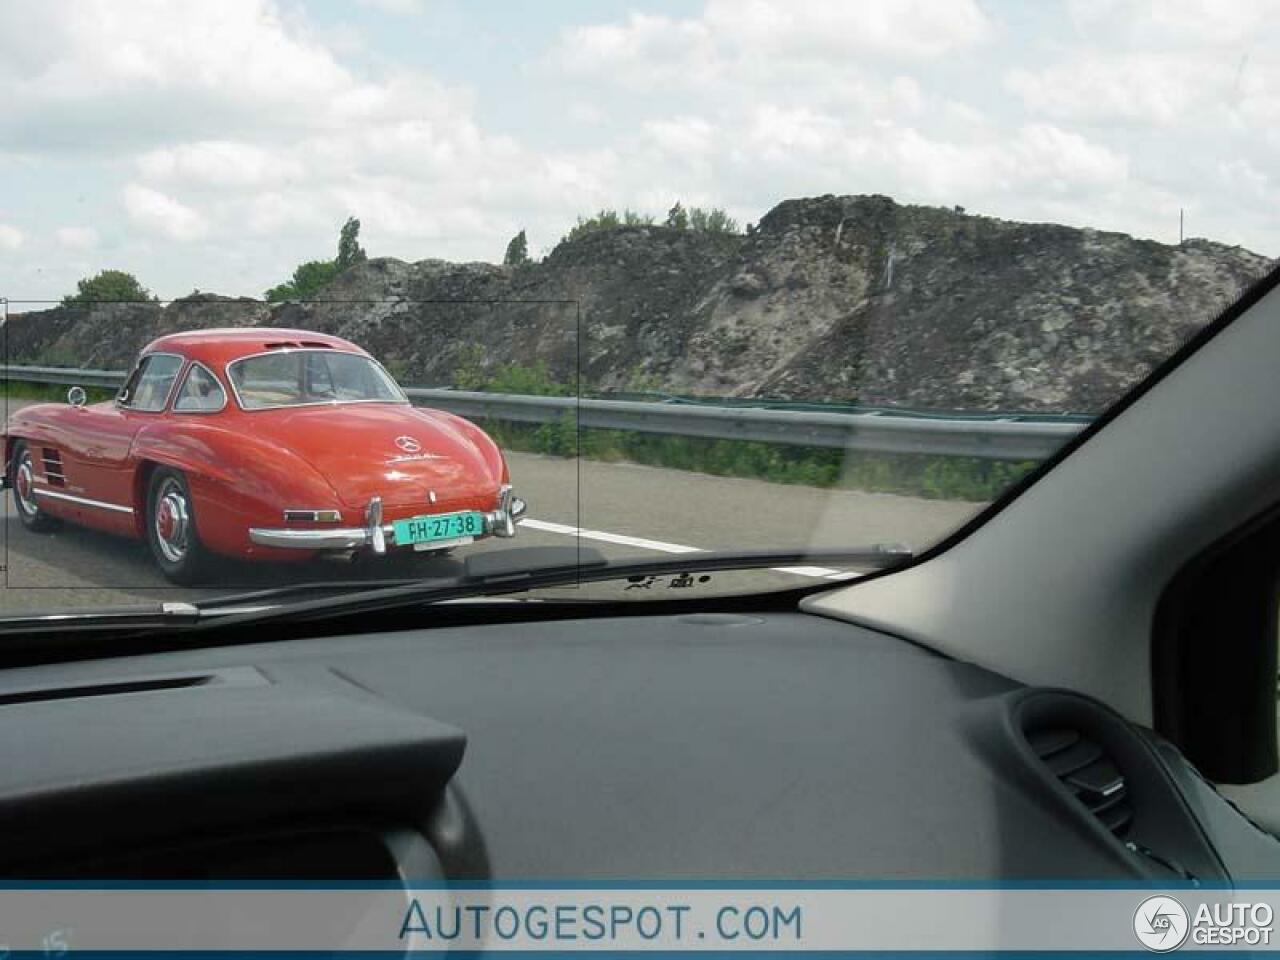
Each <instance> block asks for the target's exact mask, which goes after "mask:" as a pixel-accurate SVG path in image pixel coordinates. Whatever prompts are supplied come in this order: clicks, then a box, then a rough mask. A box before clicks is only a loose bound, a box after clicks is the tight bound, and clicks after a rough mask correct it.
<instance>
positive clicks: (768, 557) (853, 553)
mask: <svg viewBox="0 0 1280 960" xmlns="http://www.w3.org/2000/svg"><path fill="white" fill-rule="evenodd" d="M912 556H913V554H912V553H911V551H910V550H908V549H907V548H906V547H904V546H901V545H900V544H873V545H870V546H867V547H854V548H845V549H841V550H808V549H803V550H788V551H776V550H753V551H736V552H724V553H721V552H716V551H698V552H693V553H683V554H673V555H665V556H662V557H657V558H654V559H652V560H634V559H627V560H613V561H611V560H608V559H607V558H606V557H605V556H604V555H603V554H601V553H600V552H599V551H598V550H596V549H594V548H592V547H585V546H579V547H512V548H509V549H506V550H500V551H490V552H486V553H479V554H474V555H472V556H470V557H468V558H467V560H466V563H465V566H464V571H465V572H464V573H463V574H462V575H461V576H459V577H454V578H441V579H438V580H417V581H413V582H411V583H404V582H392V583H390V584H377V583H376V582H375V583H373V584H370V583H364V584H362V589H359V590H357V591H355V592H352V593H343V594H339V595H337V596H322V597H319V598H316V599H313V600H302V601H298V602H293V603H282V604H279V605H277V606H273V607H270V608H269V609H266V610H261V611H256V610H255V611H253V612H246V613H243V614H241V613H234V614H233V613H220V614H219V615H218V616H216V617H207V618H206V619H204V620H203V621H202V622H197V623H195V624H193V625H192V627H191V629H194V630H198V629H219V628H223V627H232V626H240V625H246V624H251V623H261V622H266V621H270V620H276V619H281V620H301V619H315V618H325V617H330V616H346V615H349V614H353V613H363V612H373V611H379V610H387V609H393V608H395V607H401V606H407V605H417V604H423V603H439V602H443V601H446V600H458V599H464V598H471V597H479V596H490V595H494V594H503V593H513V592H523V591H527V590H536V589H539V588H543V587H555V586H564V585H566V584H571V583H598V582H601V581H608V580H621V579H625V578H644V577H648V576H654V575H660V574H679V573H706V572H716V571H731V570H763V569H770V568H777V567H786V566H793V565H800V564H813V563H839V564H844V565H848V566H856V567H860V568H863V569H866V570H884V569H888V568H890V567H896V566H900V565H901V564H904V563H906V562H907V561H909V560H910V559H911V558H912ZM213 602H214V603H215V604H216V601H213ZM241 602H243V597H242V598H241ZM197 607H199V608H200V609H201V610H205V609H207V608H206V607H205V606H204V605H200V604H198V605H197Z"/></svg>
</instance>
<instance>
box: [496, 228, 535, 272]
mask: <svg viewBox="0 0 1280 960" xmlns="http://www.w3.org/2000/svg"><path fill="white" fill-rule="evenodd" d="M502 262H503V264H504V265H505V266H508V267H523V266H525V265H526V264H528V263H530V262H531V261H530V260H529V239H528V238H527V237H526V236H525V235H524V231H523V230H521V231H520V232H519V233H517V234H516V235H515V236H514V237H512V238H511V242H510V243H508V244H507V252H506V253H505V254H503V257H502Z"/></svg>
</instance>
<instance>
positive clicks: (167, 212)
mask: <svg viewBox="0 0 1280 960" xmlns="http://www.w3.org/2000/svg"><path fill="white" fill-rule="evenodd" d="M124 206H125V211H126V212H127V213H128V214H129V217H130V219H131V220H133V222H134V223H137V224H138V225H139V226H141V227H143V228H145V229H147V230H149V231H151V232H153V233H157V234H159V235H160V236H162V237H167V238H168V239H170V240H198V239H199V238H200V237H203V236H204V235H205V234H206V233H207V232H208V229H209V224H208V222H207V221H206V219H205V218H204V216H203V215H201V214H200V212H199V211H197V210H194V209H192V208H191V207H188V206H186V205H185V204H183V203H180V202H179V201H177V200H175V199H173V198H172V197H170V196H166V195H165V194H163V193H161V192H160V191H158V190H152V189H151V188H149V187H144V186H140V185H139V184H136V183H131V184H129V185H128V186H127V187H125V188H124Z"/></svg>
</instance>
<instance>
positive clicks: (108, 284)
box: [62, 270, 156, 307]
mask: <svg viewBox="0 0 1280 960" xmlns="http://www.w3.org/2000/svg"><path fill="white" fill-rule="evenodd" d="M155 301H156V298H155V297H153V296H152V295H151V291H150V290H148V289H147V288H146V287H144V286H143V285H142V284H140V283H139V282H138V278H137V277H135V276H134V275H133V274H131V273H125V272H124V271H123V270H103V271H101V272H100V273H98V274H96V275H95V276H92V277H86V278H85V279H83V280H81V281H79V282H78V283H77V284H76V293H75V294H74V295H70V294H69V295H67V296H65V297H63V298H62V304H63V306H67V307H72V306H89V305H90V304H94V303H154V302H155Z"/></svg>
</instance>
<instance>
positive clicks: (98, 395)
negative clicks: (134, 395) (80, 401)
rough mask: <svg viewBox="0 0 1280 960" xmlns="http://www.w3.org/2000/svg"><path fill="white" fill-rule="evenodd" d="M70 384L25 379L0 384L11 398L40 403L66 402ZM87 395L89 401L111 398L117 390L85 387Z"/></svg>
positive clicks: (0, 388)
mask: <svg viewBox="0 0 1280 960" xmlns="http://www.w3.org/2000/svg"><path fill="white" fill-rule="evenodd" d="M70 389H71V387H70V386H59V385H58V384H56V383H28V382H27V381H25V380H10V381H8V382H7V383H5V384H3V385H2V386H0V390H3V391H4V393H3V395H4V396H6V397H8V398H9V399H10V400H35V401H37V402H40V403H66V402H67V391H68V390H70ZM84 392H85V396H86V397H87V398H88V402H89V403H99V402H101V401H103V400H110V399H111V398H113V397H114V396H115V395H116V392H115V391H114V390H112V389H110V388H108V387H85V388H84Z"/></svg>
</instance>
